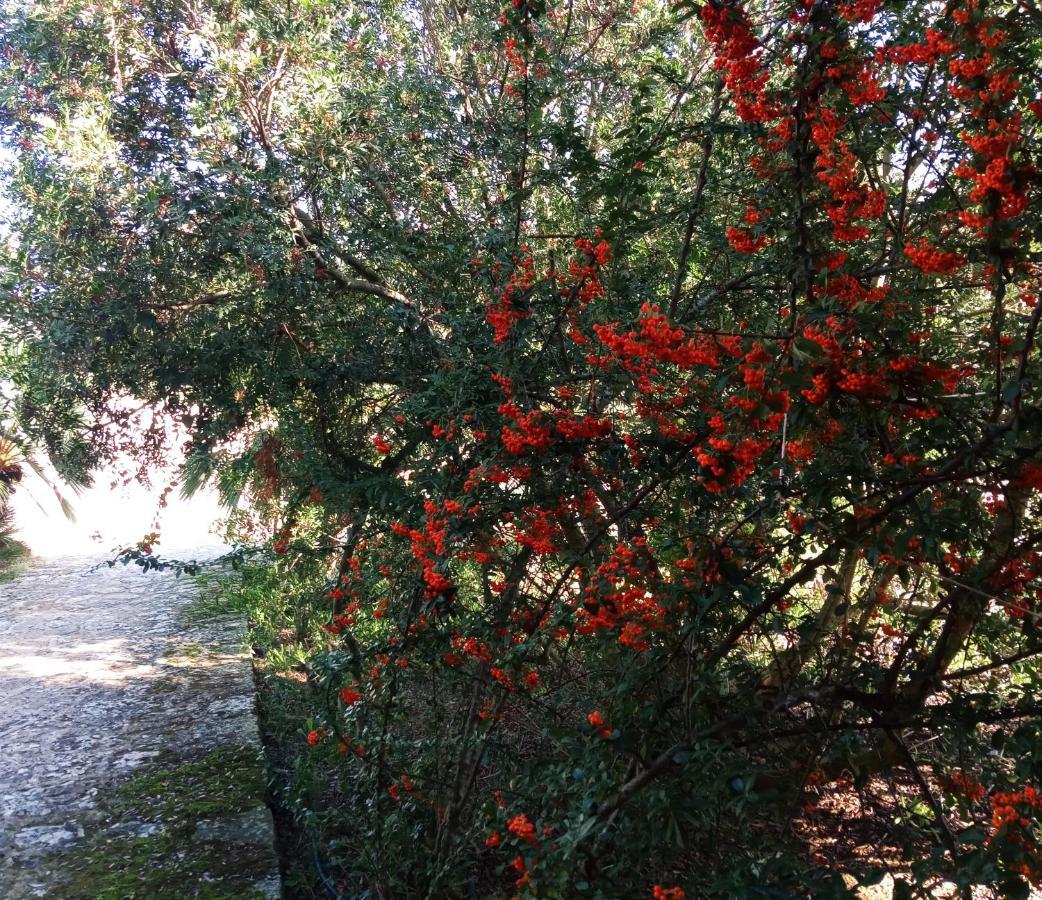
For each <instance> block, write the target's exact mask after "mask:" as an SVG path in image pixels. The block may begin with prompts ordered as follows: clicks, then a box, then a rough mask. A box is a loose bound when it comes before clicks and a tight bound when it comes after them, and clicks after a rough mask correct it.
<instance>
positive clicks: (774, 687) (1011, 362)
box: [0, 0, 1042, 900]
mask: <svg viewBox="0 0 1042 900" xmlns="http://www.w3.org/2000/svg"><path fill="white" fill-rule="evenodd" d="M1040 35H1042V11H1040V10H1039V8H1038V6H1037V4H1036V3H1035V2H1033V0H943V2H942V0H683V2H680V3H679V4H676V5H671V4H667V3H665V2H660V0H644V2H636V3H631V2H617V0H564V2H562V3H560V4H554V3H550V2H546V0H512V2H510V3H508V4H507V5H506V6H503V7H500V5H499V4H498V3H496V4H493V3H490V2H487V0H476V2H473V3H469V4H460V3H457V2H448V0H376V2H373V3H367V4H362V3H355V2H347V0H302V2H299V3H292V4H286V3H283V2H269V0H210V2H204V0H178V2H176V3H175V2H168V0H110V2H106V3H84V2H79V0H76V2H73V0H51V2H48V3H46V4H44V3H37V2H26V3H24V4H21V5H20V6H19V7H18V8H17V10H15V11H13V12H12V13H11V14H10V15H9V17H8V18H7V20H6V22H5V23H4V25H3V30H2V34H0V53H2V55H3V59H4V62H5V66H4V70H3V74H2V77H0V92H2V94H3V96H4V98H5V103H4V106H3V112H2V113H0V116H2V118H0V124H2V128H3V133H4V135H5V137H6V140H7V141H8V142H9V144H10V146H11V147H12V148H13V149H16V150H17V154H18V159H17V162H16V164H14V166H13V167H12V169H11V173H10V185H9V192H10V193H11V195H12V197H13V202H12V204H11V206H10V208H9V210H8V211H7V213H6V215H7V217H8V218H9V219H10V223H9V228H10V231H11V233H12V234H13V235H16V236H17V240H14V241H11V242H9V246H8V249H7V265H6V268H5V270H4V282H3V287H4V294H3V303H4V305H3V308H2V311H0V316H2V318H3V322H4V326H5V335H6V336H5V337H4V340H5V341H6V342H7V346H8V347H9V358H10V359H11V364H10V372H9V373H8V377H9V378H10V379H11V380H12V381H13V383H15V384H16V385H17V386H18V389H19V390H20V392H21V395H22V397H23V402H22V407H21V410H20V425H21V427H22V428H23V429H24V430H25V431H26V433H27V434H29V435H30V436H32V438H33V439H34V441H36V442H37V443H38V444H39V445H41V446H45V447H47V448H48V449H49V451H50V452H51V454H52V456H53V457H54V458H55V459H56V461H57V463H58V465H59V468H60V469H62V468H64V469H65V470H67V471H70V472H82V471H84V470H86V469H89V468H90V467H91V466H92V465H94V464H96V463H97V462H98V461H99V460H102V459H104V458H106V456H107V455H109V454H111V453H112V452H114V448H115V447H116V446H122V444H121V441H122V442H123V443H125V435H124V438H122V439H121V438H120V437H119V435H121V434H123V432H121V430H120V425H121V420H120V418H119V416H118V415H117V413H116V412H114V410H119V409H121V408H122V407H120V406H119V403H121V402H123V399H122V398H125V397H126V396H128V395H132V396H135V397H138V398H140V399H141V400H142V402H147V403H150V404H152V406H153V407H154V408H155V409H157V410H159V411H161V412H162V413H164V414H166V415H168V416H170V417H172V418H173V419H174V420H176V421H177V423H178V424H179V425H180V426H181V427H183V428H184V429H186V431H187V433H188V434H189V435H190V439H189V443H188V445H187V447H186V448H185V450H186V452H187V463H186V466H185V478H184V484H185V487H186V489H188V490H191V489H192V488H194V487H197V486H198V485H200V484H202V483H205V482H207V481H212V482H214V483H216V484H217V485H218V486H219V487H220V488H221V489H222V491H223V492H224V495H225V497H226V498H227V499H228V501H229V503H232V504H236V503H237V504H238V507H237V511H236V513H235V514H234V515H233V527H234V530H235V533H236V535H237V538H238V539H239V540H240V541H242V542H243V543H245V544H249V545H251V546H254V547H259V548H261V549H263V550H265V551H266V552H267V554H268V565H269V566H270V567H271V568H270V572H271V573H273V577H274V582H273V583H274V584H276V585H277V584H278V581H279V579H280V578H282V579H284V580H285V583H286V584H287V585H291V586H292V589H291V590H290V589H287V593H286V594H285V596H286V597H295V598H300V597H301V593H300V592H301V591H302V590H303V591H305V592H306V593H307V599H306V600H303V599H299V601H298V602H299V603H300V604H301V608H302V609H303V608H306V610H308V614H307V616H304V615H303V613H301V617H300V619H299V622H298V624H299V626H300V627H299V629H297V628H296V625H295V626H294V629H296V630H295V631H292V642H293V643H294V645H295V646H297V645H299V646H300V647H303V651H304V656H305V658H303V659H301V660H300V661H299V662H300V665H301V671H302V672H303V673H304V674H305V677H306V678H307V680H308V682H309V683H310V685H311V686H312V693H311V697H312V701H311V702H312V709H311V711H310V715H309V716H308V717H305V718H304V720H303V721H301V722H300V734H299V740H300V746H301V749H302V753H303V760H304V762H303V763H302V765H304V766H312V767H318V769H319V770H320V771H321V773H322V774H321V778H320V779H319V781H320V788H319V789H317V790H316V792H315V796H313V798H312V799H313V801H314V803H313V806H312V807H310V808H309V809H307V810H304V811H303V812H302V815H306V816H308V817H309V818H310V824H311V826H312V827H313V828H314V830H315V832H316V834H318V835H319V836H320V838H321V841H320V850H319V861H320V864H321V868H322V872H323V873H324V874H323V878H324V879H325V883H326V885H327V887H328V888H329V890H330V891H331V892H332V893H339V894H340V895H342V896H351V897H381V898H385V897H422V896H429V897H457V896H458V897H466V896H481V897H498V896H502V897H508V896H513V895H518V896H538V897H584V896H589V897H602V898H620V897H625V898H628V897H654V898H657V900H678V898H682V897H684V896H689V897H783V896H814V897H828V896H836V897H840V896H852V895H853V892H854V891H855V890H857V888H858V886H859V885H868V884H873V883H876V882H878V881H880V880H881V879H883V878H884V877H889V878H890V879H891V882H892V884H893V885H894V887H893V890H894V892H895V896H908V897H912V896H919V897H925V896H930V895H931V892H933V893H936V892H937V891H939V890H941V888H940V887H939V886H940V885H941V884H942V883H943V884H946V885H948V887H947V888H946V889H948V890H952V891H954V892H956V894H959V895H961V896H966V897H969V896H971V894H972V892H973V891H974V890H977V891H978V892H988V891H990V892H991V893H992V895H994V896H1002V897H1016V896H1021V897H1026V896H1028V892H1029V891H1030V889H1031V886H1032V885H1036V886H1037V885H1038V884H1039V883H1040V882H1042V833H1040V824H1042V798H1040V795H1039V793H1038V789H1039V786H1040V777H1042V771H1040V768H1042V740H1040V738H1042V736H1040V724H1039V723H1040V717H1039V713H1040V709H1042V708H1040V700H1039V686H1040V676H1039V669H1038V657H1039V654H1040V653H1042V641H1040V639H1039V634H1038V618H1039V599H1040V593H1039V591H1040V576H1042V528H1040V525H1039V521H1040V516H1039V513H1040V511H1042V405H1040V402H1042V393H1040V391H1042V387H1040V370H1042V361H1040V354H1039V334H1038V331H1039V318H1040V315H1042V305H1040V304H1039V300H1038V295H1039V288H1040V282H1042V253H1040V250H1042V248H1040V243H1039V242H1040V238H1042V216H1040V203H1039V199H1040V198H1039V187H1040V169H1039V165H1040V159H1039V155H1040V143H1039V137H1040V126H1042V98H1040V96H1039V82H1038V77H1037V76H1038V70H1039V60H1040V56H1042V38H1040ZM114 435H115V437H114ZM146 438H147V439H144V440H142V441H141V442H140V454H141V455H142V456H143V457H147V456H148V455H149V454H152V455H155V456H162V455H163V454H165V453H166V452H167V450H168V448H166V447H165V445H164V443H163V440H162V434H160V433H158V432H157V433H153V434H149V435H147V436H146ZM272 591H273V595H277V591H278V589H277V588H276V587H273V588H272ZM283 609H284V614H285V615H288V616H290V618H292V616H293V615H294V612H293V608H292V606H287V607H284V608H283ZM312 610H317V613H316V615H318V617H319V623H320V629H321V630H320V631H319V632H318V633H315V632H314V630H313V629H312V630H309V626H308V622H310V621H311V620H310V618H308V617H309V616H310V615H311V611H312ZM286 640H290V637H289V636H287V638H286ZM294 652H296V651H294Z"/></svg>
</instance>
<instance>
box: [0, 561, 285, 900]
mask: <svg viewBox="0 0 1042 900" xmlns="http://www.w3.org/2000/svg"><path fill="white" fill-rule="evenodd" d="M94 562H96V561H92V560H84V559H79V560H66V561H61V562H54V561H48V562H46V563H40V564H38V565H36V566H34V567H32V568H30V569H29V570H28V571H27V572H26V573H24V574H23V575H21V576H19V577H17V578H16V579H14V580H13V581H10V582H7V583H3V584H0V897H3V898H5V900H7V898H10V900H16V898H22V897H31V896H38V897H69V898H73V897H91V898H95V897H97V898H119V897H131V896H134V897H149V898H152V897H171V898H173V897H207V898H218V897H229V898H234V897H255V896H266V897H273V896H275V897H277V896H278V893H279V887H278V884H279V882H278V868H277V861H276V859H275V855H274V851H273V850H272V847H273V830H272V825H271V816H270V813H269V812H268V809H267V807H266V806H265V805H264V802H263V796H262V795H263V790H264V774H263V773H264V770H263V758H262V755H261V750H260V742H259V737H258V733H257V724H256V718H255V714H254V689H253V681H252V672H251V667H250V662H249V658H248V657H247V656H246V655H245V654H244V653H243V651H242V643H243V642H242V624H241V621H239V620H238V619H237V618H236V617H223V618H216V619H215V618H213V617H212V616H210V617H204V616H202V615H200V606H199V602H198V600H199V597H200V588H199V586H198V585H197V584H196V583H195V582H194V580H193V579H190V578H187V577H183V576H182V577H181V578H177V577H175V575H174V574H173V573H171V572H149V573H144V572H142V571H141V570H140V569H138V568H137V567H136V566H133V565H131V566H129V567H123V566H117V567H116V568H112V569H110V568H107V567H104V568H100V569H96V568H93V567H92V565H93V563H94ZM229 761H231V762H229ZM232 763H233V764H234V769H235V771H234V772H227V771H222V769H227V768H228V767H229V765H232ZM164 867H167V868H169V869H170V871H164ZM167 884H169V888H167V887H164V885H167Z"/></svg>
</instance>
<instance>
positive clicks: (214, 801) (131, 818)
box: [52, 746, 270, 900]
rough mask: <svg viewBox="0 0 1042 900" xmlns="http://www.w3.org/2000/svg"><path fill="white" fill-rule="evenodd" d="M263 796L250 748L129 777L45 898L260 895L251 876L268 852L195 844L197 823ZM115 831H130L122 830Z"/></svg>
mask: <svg viewBox="0 0 1042 900" xmlns="http://www.w3.org/2000/svg"><path fill="white" fill-rule="evenodd" d="M264 791H265V772H264V767H263V762H262V760H261V759H260V758H259V755H258V751H257V749H256V748H254V747H250V746H230V747H222V748H219V749H217V750H215V751H213V752H212V753H209V754H207V755H206V756H205V757H203V758H202V759H200V760H197V761H195V762H189V763H185V764H182V765H179V766H175V767H171V768H166V769H160V770H158V771H153V772H149V773H146V774H143V775H139V776H137V777H135V778H132V779H130V780H129V781H127V782H125V783H124V784H122V785H120V787H119V788H118V789H117V790H116V792H115V794H114V796H113V798H112V799H111V800H110V801H109V803H108V804H107V805H106V808H105V820H104V822H103V823H101V825H100V826H99V827H98V828H96V829H94V830H92V831H91V832H90V833H88V835H87V839H86V841H85V843H84V844H83V845H81V846H80V848H79V849H78V851H77V852H75V853H74V854H68V855H67V856H65V857H63V859H62V860H61V861H60V863H59V864H60V866H61V868H62V870H63V871H62V873H61V875H62V878H61V882H60V883H62V884H63V885H64V887H63V888H61V889H59V890H60V893H56V894H54V895H52V896H56V897H62V898H66V900H73V898H75V900H79V898H91V900H125V898H150V900H151V898H155V900H176V898H187V897H191V898H200V900H233V898H234V900H243V898H247V900H248V898H252V897H261V896H263V895H262V894H260V893H259V892H258V891H257V890H256V889H255V887H254V879H255V878H256V877H257V873H258V872H264V871H266V870H267V868H268V860H269V854H270V848H269V847H268V846H267V845H266V844H258V845H253V844H248V843H241V842H234V843H230V842H228V841H223V840H200V839H199V838H198V837H196V826H197V824H198V823H199V822H200V821H203V820H208V819H209V820H227V819H230V818H234V817H235V816H236V814H241V813H244V812H246V811H248V810H251V809H254V808H256V807H257V806H258V804H259V803H260V802H261V800H262V798H263V796H264ZM121 827H122V828H125V829H135V830H136V831H137V834H134V833H132V832H131V833H121V832H120V828H121ZM153 829H154V830H153ZM150 831H151V833H148V832H150Z"/></svg>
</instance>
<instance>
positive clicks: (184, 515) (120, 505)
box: [11, 467, 221, 558]
mask: <svg viewBox="0 0 1042 900" xmlns="http://www.w3.org/2000/svg"><path fill="white" fill-rule="evenodd" d="M24 471H25V474H24V476H23V478H22V481H21V484H19V485H18V487H17V490H16V491H15V494H14V497H12V500H11V502H12V505H13V507H14V513H15V523H16V526H17V531H16V537H17V538H18V539H19V540H21V541H23V542H24V543H26V544H28V545H29V548H30V549H31V550H32V551H33V554H34V555H35V556H40V557H60V556H83V555H87V554H90V555H96V556H98V557H99V558H100V557H103V556H105V555H106V554H108V553H109V551H111V550H112V549H113V548H115V547H117V546H123V545H127V544H134V543H137V542H138V541H139V540H141V538H142V537H143V536H144V535H146V534H148V533H149V532H151V531H154V530H156V529H155V528H154V526H153V523H154V522H155V520H156V516H157V514H158V516H159V529H158V530H159V532H160V534H161V539H160V542H159V544H157V545H156V547H155V552H156V553H158V554H159V555H160V556H172V557H175V558H177V557H178V556H179V554H178V551H181V554H182V555H183V556H185V557H186V558H187V557H188V556H189V555H194V554H195V551H198V550H207V549H214V548H217V547H219V546H220V544H221V541H220V538H219V536H218V534H217V533H215V525H216V523H217V521H218V519H219V518H220V516H221V508H220V505H219V503H218V501H217V497H216V494H215V493H214V492H213V491H209V490H201V491H199V492H198V493H197V494H196V495H195V496H194V497H192V499H191V500H182V499H181V497H180V494H179V492H178V490H177V489H176V488H175V489H174V490H173V491H171V492H170V494H169V495H168V505H167V507H166V509H163V510H160V509H159V507H158V501H159V495H160V493H161V492H162V490H163V487H164V486H165V485H166V484H167V483H168V481H169V473H164V472H160V473H155V477H154V479H153V481H154V484H153V487H152V488H151V489H146V488H143V487H142V486H140V485H138V484H136V483H135V484H131V485H130V486H128V487H125V488H122V487H120V488H116V489H112V488H111V487H110V483H111V482H112V481H113V480H114V479H113V475H112V472H113V471H114V469H109V470H103V471H101V472H98V473H97V475H96V476H95V481H94V487H92V488H90V489H89V490H87V491H84V492H83V493H82V494H80V495H79V496H76V495H74V494H73V493H72V492H71V491H69V490H68V489H65V490H64V493H65V496H66V497H67V498H68V499H69V500H70V502H71V503H72V505H73V508H74V510H75V513H76V521H75V522H70V521H69V520H68V519H66V518H65V516H64V514H63V513H62V511H61V507H60V506H59V504H58V500H57V499H56V498H55V496H54V494H53V493H52V491H51V489H50V488H49V487H48V486H47V484H45V483H44V482H43V481H42V480H41V479H40V478H39V477H38V476H37V475H36V474H34V473H33V472H32V471H31V470H29V469H28V468H27V467H26V468H25V470H24Z"/></svg>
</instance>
